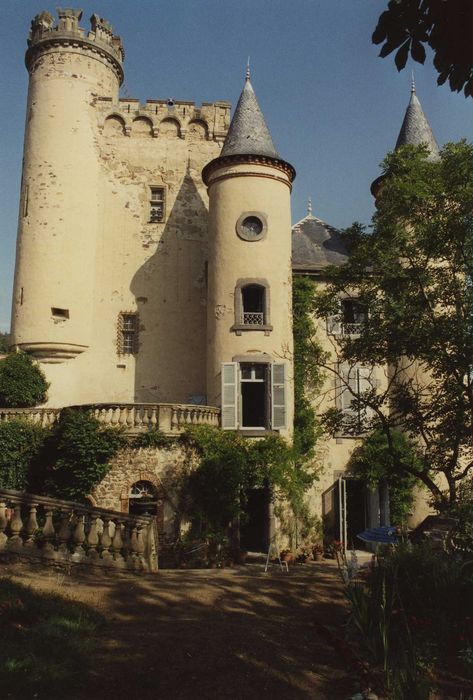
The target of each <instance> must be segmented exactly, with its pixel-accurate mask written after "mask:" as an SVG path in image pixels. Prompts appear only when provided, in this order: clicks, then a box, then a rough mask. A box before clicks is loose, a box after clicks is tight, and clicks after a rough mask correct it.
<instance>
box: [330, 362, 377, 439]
mask: <svg viewBox="0 0 473 700" xmlns="http://www.w3.org/2000/svg"><path fill="white" fill-rule="evenodd" d="M339 373H340V385H339V391H338V403H339V408H340V410H341V411H342V413H343V417H344V426H343V432H344V433H346V434H352V435H357V434H360V433H362V432H364V431H365V430H366V429H367V428H368V427H369V426H368V423H369V418H370V416H371V415H372V409H370V408H369V406H366V403H365V400H366V398H367V397H368V393H369V392H370V391H372V390H373V389H374V387H375V386H376V382H375V380H374V378H373V369H372V368H371V367H362V366H360V365H355V366H349V365H342V366H341V367H340V369H339Z"/></svg>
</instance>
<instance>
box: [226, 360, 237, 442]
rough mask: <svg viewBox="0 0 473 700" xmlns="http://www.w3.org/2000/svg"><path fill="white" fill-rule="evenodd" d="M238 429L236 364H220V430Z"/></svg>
mask: <svg viewBox="0 0 473 700" xmlns="http://www.w3.org/2000/svg"><path fill="white" fill-rule="evenodd" d="M237 427H238V363H237V362H223V363H222V428H223V429H224V430H236V429H237Z"/></svg>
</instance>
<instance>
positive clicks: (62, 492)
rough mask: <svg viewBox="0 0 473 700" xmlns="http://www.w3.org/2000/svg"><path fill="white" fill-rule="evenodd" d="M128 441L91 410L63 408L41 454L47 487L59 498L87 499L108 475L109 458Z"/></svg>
mask: <svg viewBox="0 0 473 700" xmlns="http://www.w3.org/2000/svg"><path fill="white" fill-rule="evenodd" d="M124 443H125V438H124V437H123V435H122V433H121V432H120V431H119V430H117V428H105V427H103V426H101V425H100V423H99V421H98V420H96V418H94V417H93V416H92V415H91V414H90V413H88V412H87V411H83V410H80V409H74V408H65V409H63V411H61V416H60V418H59V421H58V423H57V424H56V425H55V426H54V427H53V429H52V432H51V435H50V437H49V438H48V439H47V440H46V442H45V446H44V450H43V451H42V453H41V455H40V457H39V461H40V463H41V466H42V467H43V470H44V474H43V475H42V476H43V479H44V490H45V491H46V492H47V493H48V494H50V495H52V496H56V497H59V498H66V499H72V500H81V499H83V498H84V497H85V496H87V495H88V494H89V493H90V492H91V490H92V489H93V488H94V486H96V485H97V484H99V483H100V482H101V481H102V479H103V478H104V477H105V475H106V474H107V472H108V470H109V464H108V462H109V460H110V459H111V458H112V457H113V456H114V455H115V454H116V453H117V452H118V450H119V449H120V447H122V446H123V445H124Z"/></svg>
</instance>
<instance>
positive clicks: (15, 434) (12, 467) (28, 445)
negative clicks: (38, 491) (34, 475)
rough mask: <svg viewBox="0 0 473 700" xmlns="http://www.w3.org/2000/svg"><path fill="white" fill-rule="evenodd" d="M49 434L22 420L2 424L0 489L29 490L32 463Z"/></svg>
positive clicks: (0, 429)
mask: <svg viewBox="0 0 473 700" xmlns="http://www.w3.org/2000/svg"><path fill="white" fill-rule="evenodd" d="M47 434H48V430H47V429H46V428H42V427H41V426H39V425H33V424H31V423H27V422H26V421H22V420H14V421H10V422H8V423H7V422H2V423H0V488H3V489H18V490H20V491H23V490H26V489H27V487H28V484H29V481H30V465H31V462H32V461H33V460H34V458H35V457H37V455H38V453H39V451H40V449H41V447H42V446H43V443H44V440H45V438H46V436H47Z"/></svg>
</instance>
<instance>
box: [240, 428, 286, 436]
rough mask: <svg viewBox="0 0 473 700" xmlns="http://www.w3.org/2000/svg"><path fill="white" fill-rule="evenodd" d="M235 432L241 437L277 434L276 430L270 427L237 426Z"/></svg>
mask: <svg viewBox="0 0 473 700" xmlns="http://www.w3.org/2000/svg"><path fill="white" fill-rule="evenodd" d="M237 432H238V433H239V434H240V435H242V436H243V437H265V436H266V435H277V434H278V433H279V431H278V430H273V429H272V428H238V430H237Z"/></svg>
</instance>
